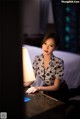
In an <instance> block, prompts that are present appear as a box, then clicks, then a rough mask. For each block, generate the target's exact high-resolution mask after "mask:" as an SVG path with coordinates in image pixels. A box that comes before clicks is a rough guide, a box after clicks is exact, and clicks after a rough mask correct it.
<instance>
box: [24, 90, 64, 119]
mask: <svg viewBox="0 0 80 119" xmlns="http://www.w3.org/2000/svg"><path fill="white" fill-rule="evenodd" d="M25 97H28V98H30V99H31V100H30V101H28V102H25V113H26V117H27V119H64V111H65V110H64V103H63V102H61V101H59V100H56V99H54V98H52V97H50V96H47V95H46V94H43V93H40V92H37V93H35V94H25Z"/></svg>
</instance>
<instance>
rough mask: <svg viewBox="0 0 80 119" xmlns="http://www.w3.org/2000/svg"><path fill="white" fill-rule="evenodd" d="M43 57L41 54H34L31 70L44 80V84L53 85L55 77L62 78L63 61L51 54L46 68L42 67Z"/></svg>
mask: <svg viewBox="0 0 80 119" xmlns="http://www.w3.org/2000/svg"><path fill="white" fill-rule="evenodd" d="M43 58H44V56H43V54H41V55H39V56H35V60H34V61H33V70H34V73H35V74H36V75H37V76H38V77H39V78H40V79H42V80H44V82H45V85H53V84H54V80H55V78H56V79H58V80H59V79H60V80H61V79H63V74H64V61H63V60H62V59H60V58H58V57H56V56H54V55H53V54H52V56H51V60H50V62H49V64H48V66H47V69H44V62H43Z"/></svg>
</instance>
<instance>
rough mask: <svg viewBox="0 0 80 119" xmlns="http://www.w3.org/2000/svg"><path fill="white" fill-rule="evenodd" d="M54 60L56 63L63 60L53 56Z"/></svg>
mask: <svg viewBox="0 0 80 119" xmlns="http://www.w3.org/2000/svg"><path fill="white" fill-rule="evenodd" d="M54 60H55V61H57V62H59V63H60V62H64V61H63V59H61V58H59V57H57V56H54Z"/></svg>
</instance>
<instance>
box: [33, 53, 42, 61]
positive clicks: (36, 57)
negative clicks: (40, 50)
mask: <svg viewBox="0 0 80 119" xmlns="http://www.w3.org/2000/svg"><path fill="white" fill-rule="evenodd" d="M42 58H43V55H42V54H40V55H36V56H35V59H36V60H39V59H42Z"/></svg>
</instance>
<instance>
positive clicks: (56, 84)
mask: <svg viewBox="0 0 80 119" xmlns="http://www.w3.org/2000/svg"><path fill="white" fill-rule="evenodd" d="M60 83H61V80H59V79H55V81H54V84H53V85H51V86H40V87H38V88H39V90H40V91H41V90H42V91H56V90H58V89H59V87H60Z"/></svg>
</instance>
